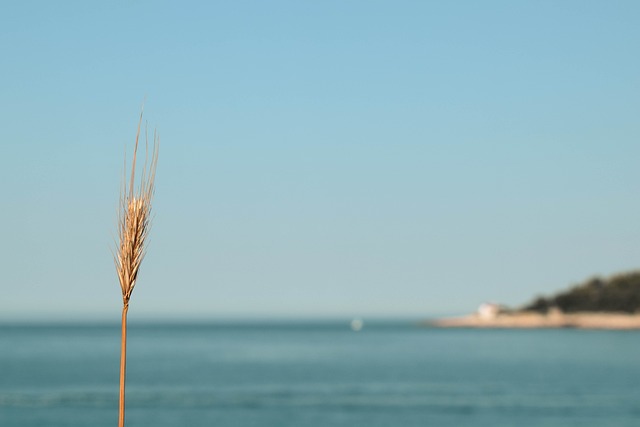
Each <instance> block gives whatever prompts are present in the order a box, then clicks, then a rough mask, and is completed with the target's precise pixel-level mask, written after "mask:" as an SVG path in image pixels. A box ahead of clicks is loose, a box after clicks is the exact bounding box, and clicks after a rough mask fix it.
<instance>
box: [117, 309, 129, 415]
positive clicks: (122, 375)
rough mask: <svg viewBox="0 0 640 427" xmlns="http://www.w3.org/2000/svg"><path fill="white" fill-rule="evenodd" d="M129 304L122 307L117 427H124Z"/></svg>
mask: <svg viewBox="0 0 640 427" xmlns="http://www.w3.org/2000/svg"><path fill="white" fill-rule="evenodd" d="M128 311H129V304H125V305H124V307H122V344H121V346H120V401H119V405H118V427H124V385H125V377H126V372H127V312H128Z"/></svg>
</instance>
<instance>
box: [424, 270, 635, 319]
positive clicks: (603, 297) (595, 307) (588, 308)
mask: <svg viewBox="0 0 640 427" xmlns="http://www.w3.org/2000/svg"><path fill="white" fill-rule="evenodd" d="M428 324H429V325H431V326H436V327H446V328H523V329H524V328H530V329H533V328H580V329H640V271H635V272H631V273H624V274H618V275H615V276H612V277H610V278H608V279H601V278H599V277H596V278H593V279H590V280H588V281H586V282H585V283H582V284H580V285H577V286H574V287H572V288H571V289H569V290H567V291H564V292H560V293H558V294H556V295H553V296H550V297H537V298H536V299H535V300H533V301H532V302H530V303H528V304H526V305H524V306H523V307H521V308H517V309H511V308H508V307H505V306H502V305H499V304H494V303H484V304H482V305H480V307H479V308H478V310H477V311H476V312H475V313H473V314H469V315H467V316H462V317H453V318H443V319H437V320H435V321H430V322H428Z"/></svg>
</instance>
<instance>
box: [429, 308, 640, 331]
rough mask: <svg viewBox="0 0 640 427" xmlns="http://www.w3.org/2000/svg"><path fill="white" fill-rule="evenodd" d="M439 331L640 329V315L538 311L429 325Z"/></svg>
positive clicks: (445, 320)
mask: <svg viewBox="0 0 640 427" xmlns="http://www.w3.org/2000/svg"><path fill="white" fill-rule="evenodd" d="M428 323H429V325H430V326H434V327H440V328H516V329H536V328H577V329H610V330H632V329H640V314H625V313H592V312H585V313H562V312H558V311H555V312H550V313H547V314H541V313H536V312H526V311H523V312H513V313H499V314H496V315H495V316H482V315H480V314H478V313H474V314H470V315H468V316H462V317H451V318H443V319H438V320H435V321H431V322H428Z"/></svg>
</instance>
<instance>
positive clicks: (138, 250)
mask: <svg viewBox="0 0 640 427" xmlns="http://www.w3.org/2000/svg"><path fill="white" fill-rule="evenodd" d="M141 125H142V112H141V113H140V121H139V122H138V131H137V133H136V144H135V147H134V150H133V161H132V165H131V178H130V181H129V186H128V187H127V183H126V177H125V178H124V179H123V180H122V189H121V191H120V208H119V210H118V238H119V242H118V247H117V250H116V251H115V253H114V255H113V259H114V262H115V265H116V272H117V273H118V279H119V281H120V288H121V289H122V303H123V307H122V347H121V352H120V400H119V408H118V409H119V412H118V427H124V389H125V374H126V363H127V313H128V311H129V300H130V299H131V293H132V292H133V288H134V287H135V285H136V280H137V279H138V272H139V270H140V264H141V263H142V260H143V258H144V256H145V253H146V244H147V237H148V235H149V229H150V227H151V200H152V199H153V193H154V189H155V176H156V165H157V162H158V145H159V138H158V135H157V133H156V132H154V134H153V152H152V154H151V160H150V162H149V143H148V136H147V134H146V132H145V146H146V152H145V163H144V166H143V168H142V175H141V177H140V182H139V183H138V185H137V187H136V182H135V181H136V179H135V178H136V176H135V175H136V158H137V153H138V141H139V139H140V127H141ZM125 171H126V158H125ZM125 173H126V172H125Z"/></svg>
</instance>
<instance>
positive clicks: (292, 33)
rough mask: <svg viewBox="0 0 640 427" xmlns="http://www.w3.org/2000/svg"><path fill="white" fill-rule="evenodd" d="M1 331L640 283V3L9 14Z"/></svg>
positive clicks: (18, 7) (437, 305) (32, 8)
mask: <svg viewBox="0 0 640 427" xmlns="http://www.w3.org/2000/svg"><path fill="white" fill-rule="evenodd" d="M2 9H3V12H2V14H0V51H1V52H2V56H1V57H0V65H1V67H0V77H1V78H0V93H1V94H2V96H1V98H0V100H1V101H0V147H1V150H0V191H1V193H2V195H3V201H4V202H3V207H4V208H3V209H2V210H1V211H0V233H1V234H0V236H2V239H1V241H2V244H0V259H1V260H2V265H3V269H2V270H3V274H2V278H1V279H0V292H1V294H2V295H3V297H2V299H0V317H2V318H14V319H15V318H20V319H43V318H55V319H66V318H70V319H71V318H73V319H78V318H110V317H112V316H115V317H114V318H118V316H119V314H118V313H119V307H120V304H121V299H120V295H119V292H120V290H119V286H118V283H117V278H116V275H115V271H114V268H113V264H112V260H111V254H110V247H111V246H112V239H113V236H114V235H115V217H116V207H117V200H118V191H119V183H120V177H121V173H122V168H123V165H122V163H123V156H124V152H125V147H126V148H128V149H129V150H130V149H131V147H132V143H133V140H134V136H135V127H136V121H137V117H138V114H139V111H140V105H141V103H142V100H143V99H144V98H145V97H146V106H145V113H146V114H145V117H146V119H147V120H148V122H149V126H150V127H151V128H153V127H157V128H158V130H159V132H160V134H161V141H162V142H161V153H160V161H159V166H158V177H157V192H156V200H155V205H154V208H155V213H156V217H155V223H154V229H153V232H152V236H151V241H150V247H149V253H148V257H147V259H146V260H145V262H144V264H143V269H142V272H141V276H140V279H139V283H138V286H137V288H136V291H135V292H134V295H133V299H132V306H131V307H132V309H131V315H132V317H133V316H140V317H147V318H160V319H163V318H181V317H182V318H184V317H197V318H214V317H215V318H219V317H247V316H251V317H334V316H340V317H352V316H402V317H406V316H409V317H420V316H423V315H424V316H428V315H432V314H441V313H462V312H467V311H471V310H473V309H475V307H476V306H477V305H478V304H479V303H481V302H483V301H497V302H503V303H507V304H511V305H518V304H521V303H524V302H526V301H528V300H529V299H530V298H532V297H533V296H535V295H537V294H540V293H549V292H554V291H557V290H560V289H562V288H564V287H566V286H568V285H570V284H572V283H576V282H579V281H582V280H584V279H586V278H588V277H591V276H593V275H604V276H608V275H611V274H614V273H617V272H621V271H629V270H633V269H637V268H639V267H640V197H639V195H640V187H639V183H640V168H638V166H637V165H638V163H637V162H638V159H639V158H640V144H639V143H638V141H639V140H640V139H639V137H640V120H639V118H640V97H639V96H638V94H639V93H640V91H639V89H640V58H639V57H638V55H637V48H638V46H639V45H640V26H638V25H637V23H638V22H639V18H640V3H638V2H635V1H612V2H596V1H563V2H556V1H519V2H513V1H486V2H476V1H456V2H428V1H395V2H390V1H322V2H310V1H272V2H261V1H235V2H189V1H187V2H150V1H149V2H145V1H117V2H102V3H101V4H91V3H90V2H34V1H26V2H13V3H11V4H6V5H4V6H3V8H2Z"/></svg>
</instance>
